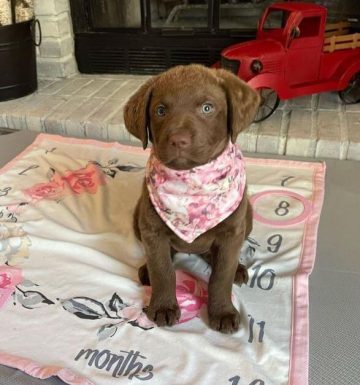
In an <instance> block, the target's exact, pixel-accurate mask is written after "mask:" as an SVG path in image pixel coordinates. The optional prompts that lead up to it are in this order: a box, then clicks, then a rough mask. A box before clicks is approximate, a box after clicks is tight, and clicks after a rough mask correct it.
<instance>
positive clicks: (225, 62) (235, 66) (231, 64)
mask: <svg viewBox="0 0 360 385" xmlns="http://www.w3.org/2000/svg"><path fill="white" fill-rule="evenodd" d="M220 64H221V68H224V69H225V70H228V71H230V72H232V73H233V74H234V75H237V74H238V72H239V68H240V62H239V60H230V59H227V58H226V57H224V56H221V61H220Z"/></svg>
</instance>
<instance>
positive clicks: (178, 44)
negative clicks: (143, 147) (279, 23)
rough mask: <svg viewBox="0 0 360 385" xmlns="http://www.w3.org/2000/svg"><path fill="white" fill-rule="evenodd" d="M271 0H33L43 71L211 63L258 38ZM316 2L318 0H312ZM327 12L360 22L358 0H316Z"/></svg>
mask: <svg viewBox="0 0 360 385" xmlns="http://www.w3.org/2000/svg"><path fill="white" fill-rule="evenodd" d="M273 2H274V0H71V1H70V0H34V3H35V15H36V17H37V18H38V19H39V20H40V23H41V28H42V36H43V40H42V44H41V46H40V47H39V49H38V60H37V64H38V76H39V78H59V77H60V78H61V77H68V76H71V75H73V74H75V73H77V72H78V69H79V71H80V72H83V73H125V74H155V73H158V72H161V71H163V70H165V69H166V68H169V67H171V66H174V65H178V64H188V63H191V62H197V63H201V64H204V65H211V64H213V63H214V62H215V61H217V60H218V59H219V57H220V52H221V50H222V49H223V48H224V47H226V46H228V45H230V44H234V43H237V42H242V41H244V40H248V39H251V38H254V36H255V32H256V24H257V20H258V18H259V16H260V15H261V13H262V12H263V10H264V8H265V7H267V6H268V5H269V4H271V3H273ZM308 2H315V0H308ZM316 3H317V4H321V5H324V6H326V7H327V8H328V20H329V21H330V22H331V21H334V20H339V19H350V20H351V22H352V25H353V27H354V28H355V29H359V27H360V24H359V15H360V2H359V1H358V0H341V1H340V0H317V1H316Z"/></svg>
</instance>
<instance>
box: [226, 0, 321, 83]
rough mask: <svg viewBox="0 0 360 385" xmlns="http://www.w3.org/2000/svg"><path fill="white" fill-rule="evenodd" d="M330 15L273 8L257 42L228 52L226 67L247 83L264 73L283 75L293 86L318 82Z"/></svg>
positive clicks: (296, 6) (302, 6)
mask: <svg viewBox="0 0 360 385" xmlns="http://www.w3.org/2000/svg"><path fill="white" fill-rule="evenodd" d="M326 13H327V11H326V8H324V7H322V6H319V5H313V4H306V3H275V4H273V5H272V6H270V7H268V8H267V9H266V10H265V12H264V14H263V15H262V17H261V19H260V20H259V23H258V31H257V35H256V40H255V41H250V42H246V43H242V44H236V45H233V46H231V47H228V48H226V49H225V50H224V51H223V52H222V62H221V65H222V67H224V68H227V69H230V70H232V71H233V72H234V69H235V68H237V70H238V71H237V73H236V74H237V75H238V76H239V77H240V78H242V79H243V80H245V81H250V80H251V79H252V78H254V77H255V76H256V75H258V74H260V73H271V74H274V75H275V74H278V75H280V74H281V77H282V78H283V80H285V81H286V82H287V83H288V84H289V86H296V85H299V84H302V83H308V82H312V81H316V80H317V79H318V77H319V64H320V58H321V52H322V46H323V43H324V29H325V21H326ZM285 68H286V71H285Z"/></svg>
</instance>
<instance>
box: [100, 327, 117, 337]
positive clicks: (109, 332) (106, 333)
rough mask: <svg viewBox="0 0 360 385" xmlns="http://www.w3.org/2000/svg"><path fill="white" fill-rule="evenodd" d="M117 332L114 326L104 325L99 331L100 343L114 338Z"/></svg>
mask: <svg viewBox="0 0 360 385" xmlns="http://www.w3.org/2000/svg"><path fill="white" fill-rule="evenodd" d="M116 332H117V327H116V326H115V325H112V324H108V325H103V326H101V328H100V329H99V331H98V333H97V335H98V338H99V341H104V340H106V339H107V338H109V337H112V336H113V335H114V334H115V333H116Z"/></svg>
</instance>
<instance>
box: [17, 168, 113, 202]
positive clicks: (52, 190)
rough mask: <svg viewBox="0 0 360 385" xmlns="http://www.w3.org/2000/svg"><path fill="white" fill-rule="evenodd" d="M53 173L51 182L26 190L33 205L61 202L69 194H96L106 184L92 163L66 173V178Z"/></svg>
mask: <svg viewBox="0 0 360 385" xmlns="http://www.w3.org/2000/svg"><path fill="white" fill-rule="evenodd" d="M51 171H52V173H53V174H52V176H51V179H50V181H49V182H46V183H38V184H36V185H34V186H32V187H29V188H27V189H24V193H25V194H26V195H28V196H29V197H30V198H31V201H32V202H33V203H36V202H38V201H40V200H42V199H50V200H60V199H62V198H63V197H64V196H66V195H68V194H81V193H84V192H87V193H90V194H95V193H96V192H97V189H98V187H99V186H100V185H104V184H105V183H106V181H105V177H104V174H103V172H102V171H101V170H100V169H99V168H98V167H97V166H96V165H95V164H92V163H91V164H88V165H87V166H86V167H84V168H81V169H79V170H76V171H66V172H65V175H64V176H61V175H59V174H57V173H56V172H55V170H53V169H51Z"/></svg>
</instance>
